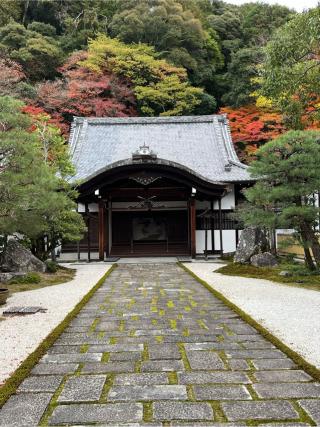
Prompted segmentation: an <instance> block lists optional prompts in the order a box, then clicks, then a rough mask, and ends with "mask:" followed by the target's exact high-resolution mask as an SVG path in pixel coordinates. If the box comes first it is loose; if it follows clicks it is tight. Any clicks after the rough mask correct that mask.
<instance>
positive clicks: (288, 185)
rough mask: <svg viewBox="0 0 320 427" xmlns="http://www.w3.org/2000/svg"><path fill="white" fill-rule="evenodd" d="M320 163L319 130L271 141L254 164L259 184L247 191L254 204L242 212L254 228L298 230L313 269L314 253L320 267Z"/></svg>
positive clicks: (310, 266) (261, 149)
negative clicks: (317, 199) (319, 195)
mask: <svg viewBox="0 0 320 427" xmlns="http://www.w3.org/2000/svg"><path fill="white" fill-rule="evenodd" d="M319 162H320V132H319V131H289V132H287V133H286V134H284V135H281V136H280V137H278V138H276V139H275V140H273V141H271V142H268V143H267V144H265V145H264V146H262V147H261V148H260V149H259V150H258V152H257V160H256V161H254V162H253V163H251V165H250V172H251V174H252V176H253V177H254V178H257V182H256V184H255V185H254V186H252V187H251V188H249V189H247V190H246V191H245V196H246V198H247V200H248V201H249V202H250V204H249V206H248V208H247V209H244V210H242V212H240V216H241V217H242V220H244V222H245V223H247V224H250V225H258V226H265V227H268V228H276V227H278V228H292V229H295V230H296V231H297V233H298V235H299V236H300V241H301V242H302V244H303V247H304V249H305V255H306V262H307V264H308V266H309V268H310V269H313V268H314V264H313V261H312V257H311V255H310V250H311V252H312V254H313V257H314V259H315V262H316V265H317V267H318V268H320V245H319V240H318V239H319V233H318V232H317V231H316V226H318V225H319V208H318V207H317V206H315V204H314V193H315V192H317V191H318V189H319V188H320V174H319Z"/></svg>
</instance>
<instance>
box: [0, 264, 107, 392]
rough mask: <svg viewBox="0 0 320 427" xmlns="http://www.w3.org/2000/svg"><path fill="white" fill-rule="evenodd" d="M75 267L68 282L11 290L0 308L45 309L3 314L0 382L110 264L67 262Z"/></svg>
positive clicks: (73, 305)
mask: <svg viewBox="0 0 320 427" xmlns="http://www.w3.org/2000/svg"><path fill="white" fill-rule="evenodd" d="M66 266H67V267H70V268H75V269H76V270H77V273H76V276H75V278H74V279H73V280H71V281H70V282H68V283H63V284H60V285H54V286H47V287H45V288H41V289H37V290H34V291H26V292H19V293H15V294H13V295H12V296H11V297H10V298H9V299H8V301H7V304H6V305H4V306H1V309H0V316H1V315H2V312H3V311H4V310H5V309H7V308H10V307H14V306H24V307H25V306H41V307H43V308H46V309H47V311H46V312H45V313H36V314H32V315H27V316H15V317H6V318H5V320H3V321H0V385H1V384H2V383H4V382H5V380H6V379H7V378H8V377H9V376H10V375H11V374H12V373H13V371H15V369H16V368H17V367H18V366H19V365H20V363H21V362H22V361H23V360H24V359H26V357H27V356H28V355H29V354H30V353H32V352H33V351H34V350H35V349H36V348H37V346H38V345H39V344H40V343H41V341H43V340H44V338H45V337H46V336H47V335H48V334H49V333H50V332H51V331H52V330H53V329H54V328H55V327H56V326H57V325H58V324H59V323H60V322H61V321H62V320H63V319H64V318H65V317H66V315H67V314H68V313H69V312H70V311H71V310H72V309H73V308H74V307H75V306H76V305H77V304H78V302H79V301H80V300H81V299H82V298H83V297H84V295H86V294H87V293H88V292H89V291H90V289H91V288H92V287H93V286H94V285H95V284H96V283H97V282H98V280H99V279H100V278H101V277H102V276H103V275H104V274H105V273H106V272H107V271H108V270H109V268H110V267H111V265H110V264H103V263H96V264H95V263H93V264H85V265H84V264H68V265H66Z"/></svg>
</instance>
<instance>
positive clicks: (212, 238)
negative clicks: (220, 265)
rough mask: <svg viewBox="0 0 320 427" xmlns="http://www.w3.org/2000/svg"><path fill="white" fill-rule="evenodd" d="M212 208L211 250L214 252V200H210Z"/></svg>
mask: <svg viewBox="0 0 320 427" xmlns="http://www.w3.org/2000/svg"><path fill="white" fill-rule="evenodd" d="M210 210H211V214H212V218H211V220H210V227H211V252H212V254H214V217H213V201H212V200H211V202H210Z"/></svg>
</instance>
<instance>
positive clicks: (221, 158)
mask: <svg viewBox="0 0 320 427" xmlns="http://www.w3.org/2000/svg"><path fill="white" fill-rule="evenodd" d="M143 144H145V145H148V146H149V147H150V149H151V150H153V151H154V152H155V153H156V154H157V156H158V159H163V160H164V161H170V162H175V163H177V164H180V165H182V166H183V167H186V168H188V169H191V170H192V171H193V172H194V173H195V174H196V175H200V176H202V177H203V178H204V179H206V180H207V181H211V182H234V181H248V180H250V176H249V173H248V170H247V167H246V166H245V165H243V164H242V163H240V161H239V159H238V157H237V154H236V152H235V150H234V147H233V143H232V140H231V134H230V129H229V126H228V123H227V120H226V118H225V116H223V115H211V116H182V117H130V118H82V117H75V119H74V122H73V125H72V130H71V135H70V150H71V156H72V161H73V163H74V165H75V167H76V175H75V176H74V177H72V181H75V180H81V181H87V180H88V179H90V178H92V177H94V176H95V175H98V174H99V173H100V172H101V171H102V170H103V169H106V168H107V169H109V168H110V167H112V164H113V163H115V164H116V163H118V164H119V162H121V161H125V160H126V161H127V162H130V160H131V158H132V153H133V152H135V151H136V150H138V149H139V147H140V146H142V145H143ZM228 166H229V167H228Z"/></svg>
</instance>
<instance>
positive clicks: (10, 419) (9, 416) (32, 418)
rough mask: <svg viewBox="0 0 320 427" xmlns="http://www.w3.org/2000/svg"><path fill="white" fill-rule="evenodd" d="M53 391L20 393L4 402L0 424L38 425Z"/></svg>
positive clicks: (15, 426)
mask: <svg viewBox="0 0 320 427" xmlns="http://www.w3.org/2000/svg"><path fill="white" fill-rule="evenodd" d="M52 396H53V393H21V394H18V395H15V396H11V398H10V399H9V400H8V401H7V402H6V403H5V404H4V406H3V407H2V409H1V412H0V426H6V427H8V426H10V427H22V426H36V425H38V423H39V421H40V419H41V417H42V415H43V413H44V411H45V409H46V407H47V406H48V404H49V402H50V400H51V398H52Z"/></svg>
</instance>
